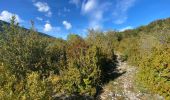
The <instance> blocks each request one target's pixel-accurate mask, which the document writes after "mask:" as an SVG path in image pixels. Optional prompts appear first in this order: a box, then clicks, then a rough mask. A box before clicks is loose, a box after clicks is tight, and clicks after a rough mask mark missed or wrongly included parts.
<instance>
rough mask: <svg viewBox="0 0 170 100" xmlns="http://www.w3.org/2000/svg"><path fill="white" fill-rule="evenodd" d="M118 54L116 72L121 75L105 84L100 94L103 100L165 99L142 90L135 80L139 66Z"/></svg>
mask: <svg viewBox="0 0 170 100" xmlns="http://www.w3.org/2000/svg"><path fill="white" fill-rule="evenodd" d="M117 56H118V57H117V61H118V64H117V67H116V70H115V72H116V73H119V74H120V76H118V77H117V78H116V79H114V80H113V81H110V82H109V83H107V84H105V85H104V87H103V91H102V93H101V94H100V99H101V100H164V99H163V98H162V97H161V96H159V95H156V94H151V93H146V92H142V91H140V90H139V89H138V88H137V87H136V86H135V82H134V78H135V75H136V73H137V68H135V67H134V66H130V65H128V64H127V63H126V62H122V61H121V60H120V56H119V55H117ZM115 72H113V73H115Z"/></svg>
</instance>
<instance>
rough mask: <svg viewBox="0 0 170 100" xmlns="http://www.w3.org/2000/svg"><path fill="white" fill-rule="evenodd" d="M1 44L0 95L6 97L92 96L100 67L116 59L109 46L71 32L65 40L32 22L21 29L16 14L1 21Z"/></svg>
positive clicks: (96, 84)
mask: <svg viewBox="0 0 170 100" xmlns="http://www.w3.org/2000/svg"><path fill="white" fill-rule="evenodd" d="M32 24H33V23H32ZM94 38H95V37H94ZM100 38H102V36H101V37H100ZM100 38H99V39H100ZM96 41H100V42H99V43H104V42H105V41H106V40H98V39H97V40H96ZM96 43H97V42H96ZM0 44H1V48H0V52H1V53H0V64H1V65H0V66H1V67H0V72H1V73H0V77H1V78H0V86H1V88H0V99H5V100H6V99H7V100H10V99H24V100H25V99H26V100H27V99H31V100H34V99H40V100H42V99H55V98H58V97H59V98H60V97H62V96H63V95H64V96H65V97H68V96H72V95H73V94H74V95H82V96H95V95H96V93H97V87H98V86H100V85H101V84H103V82H104V77H103V76H104V75H105V73H106V72H105V71H103V69H105V70H106V68H105V66H106V65H107V64H110V65H111V64H114V61H115V56H114V51H113V48H111V47H108V46H106V47H102V45H100V46H98V44H95V42H88V40H86V39H83V38H81V37H80V36H78V35H74V34H70V35H69V36H68V39H67V40H62V39H55V38H50V37H45V36H42V35H39V34H38V33H37V32H36V31H35V29H34V27H33V25H32V27H31V29H30V30H29V31H27V30H23V29H21V28H20V27H19V26H18V23H15V17H13V18H12V20H11V24H10V25H9V26H8V25H4V27H3V31H1V33H0ZM107 49H108V50H109V51H107V52H106V50H107Z"/></svg>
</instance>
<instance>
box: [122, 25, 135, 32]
mask: <svg viewBox="0 0 170 100" xmlns="http://www.w3.org/2000/svg"><path fill="white" fill-rule="evenodd" d="M129 29H133V27H132V26H127V27H124V28H122V29H120V30H119V31H120V32H123V31H125V30H129Z"/></svg>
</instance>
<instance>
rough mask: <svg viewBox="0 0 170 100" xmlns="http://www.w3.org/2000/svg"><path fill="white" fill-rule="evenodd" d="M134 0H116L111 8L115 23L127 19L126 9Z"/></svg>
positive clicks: (120, 22) (121, 22)
mask: <svg viewBox="0 0 170 100" xmlns="http://www.w3.org/2000/svg"><path fill="white" fill-rule="evenodd" d="M135 1H136V0H117V2H116V5H115V8H114V10H113V13H112V15H113V20H114V23H115V24H123V23H124V22H125V21H126V20H127V19H128V10H129V9H130V8H131V7H132V6H133V5H134V4H135Z"/></svg>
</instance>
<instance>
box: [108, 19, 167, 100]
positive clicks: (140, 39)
mask: <svg viewBox="0 0 170 100" xmlns="http://www.w3.org/2000/svg"><path fill="white" fill-rule="evenodd" d="M169 21H170V19H165V20H158V21H155V22H153V23H151V24H149V25H147V26H142V27H139V28H137V29H134V30H128V31H124V32H121V33H120V32H117V33H116V34H122V39H121V41H118V40H116V39H115V40H114V41H115V42H113V44H116V46H114V48H115V49H116V50H117V51H119V52H121V53H122V54H123V58H124V59H123V60H127V61H128V63H129V64H132V65H134V66H138V69H139V72H138V73H137V78H136V81H137V83H138V84H140V85H139V86H142V87H145V88H147V89H148V90H149V91H152V92H154V93H158V94H160V95H162V96H164V97H165V98H166V99H167V100H169V99H170V95H169V94H170V91H169V90H170V74H169V73H170V48H169V47H170V39H169V38H170V30H169ZM136 33H137V34H136ZM113 34H115V32H113ZM108 36H109V35H108ZM115 36H116V35H115ZM115 36H114V37H115ZM116 37H117V36H116Z"/></svg>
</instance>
